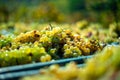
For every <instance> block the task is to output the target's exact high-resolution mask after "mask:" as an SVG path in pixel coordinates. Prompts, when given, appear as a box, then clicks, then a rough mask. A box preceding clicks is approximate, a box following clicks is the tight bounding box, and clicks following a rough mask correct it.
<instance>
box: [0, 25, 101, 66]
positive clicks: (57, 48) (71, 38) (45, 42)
mask: <svg viewBox="0 0 120 80" xmlns="http://www.w3.org/2000/svg"><path fill="white" fill-rule="evenodd" d="M7 40H8V41H9V39H7ZM10 43H11V45H10V46H9V47H7V48H6V46H5V47H3V48H1V49H0V60H1V63H0V66H10V65H19V64H26V63H32V62H46V61H50V60H56V59H63V58H70V57H78V56H82V55H90V54H93V53H94V52H96V51H98V50H101V49H102V46H100V45H99V42H98V41H97V40H88V39H84V38H81V36H80V35H79V34H78V33H75V32H73V31H71V30H69V29H63V28H61V27H52V26H50V27H46V28H45V29H43V30H41V31H36V30H33V31H30V32H26V33H22V34H20V35H18V36H16V37H14V38H12V40H10Z"/></svg>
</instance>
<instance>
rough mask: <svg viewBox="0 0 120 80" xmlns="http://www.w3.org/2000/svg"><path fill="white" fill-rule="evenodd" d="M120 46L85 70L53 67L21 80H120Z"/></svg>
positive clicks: (72, 66) (96, 58)
mask: <svg viewBox="0 0 120 80" xmlns="http://www.w3.org/2000/svg"><path fill="white" fill-rule="evenodd" d="M119 52H120V46H110V47H106V48H104V50H103V51H102V52H100V53H98V54H95V56H94V57H93V58H91V59H89V60H88V61H87V63H86V65H85V66H84V67H83V68H78V67H77V65H76V64H75V63H69V64H67V65H66V66H65V68H61V67H60V66H58V65H52V66H50V67H49V68H47V69H42V70H41V71H40V74H37V75H33V76H28V77H24V78H22V79H21V80H33V79H35V80H120V77H119V76H120V54H119Z"/></svg>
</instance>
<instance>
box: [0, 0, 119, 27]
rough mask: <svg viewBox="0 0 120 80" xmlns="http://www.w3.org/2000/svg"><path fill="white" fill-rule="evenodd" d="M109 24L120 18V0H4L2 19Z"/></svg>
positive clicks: (0, 15)
mask: <svg viewBox="0 0 120 80" xmlns="http://www.w3.org/2000/svg"><path fill="white" fill-rule="evenodd" d="M80 20H87V21H89V22H100V23H103V24H105V25H107V24H109V23H112V22H119V21H120V0H0V22H6V23H7V22H9V21H12V22H26V23H30V22H39V23H47V22H57V23H74V22H77V21H80Z"/></svg>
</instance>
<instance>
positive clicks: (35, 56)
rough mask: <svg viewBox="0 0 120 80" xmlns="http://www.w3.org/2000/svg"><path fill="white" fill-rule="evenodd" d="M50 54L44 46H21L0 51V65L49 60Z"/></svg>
mask: <svg viewBox="0 0 120 80" xmlns="http://www.w3.org/2000/svg"><path fill="white" fill-rule="evenodd" d="M50 60H51V56H50V55H49V54H47V52H46V51H45V49H44V47H38V46H34V47H28V46H24V47H21V48H20V49H19V50H17V49H14V50H10V51H8V50H6V51H4V52H0V66H1V67H2V66H11V65H19V64H27V63H32V62H46V61H50Z"/></svg>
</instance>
